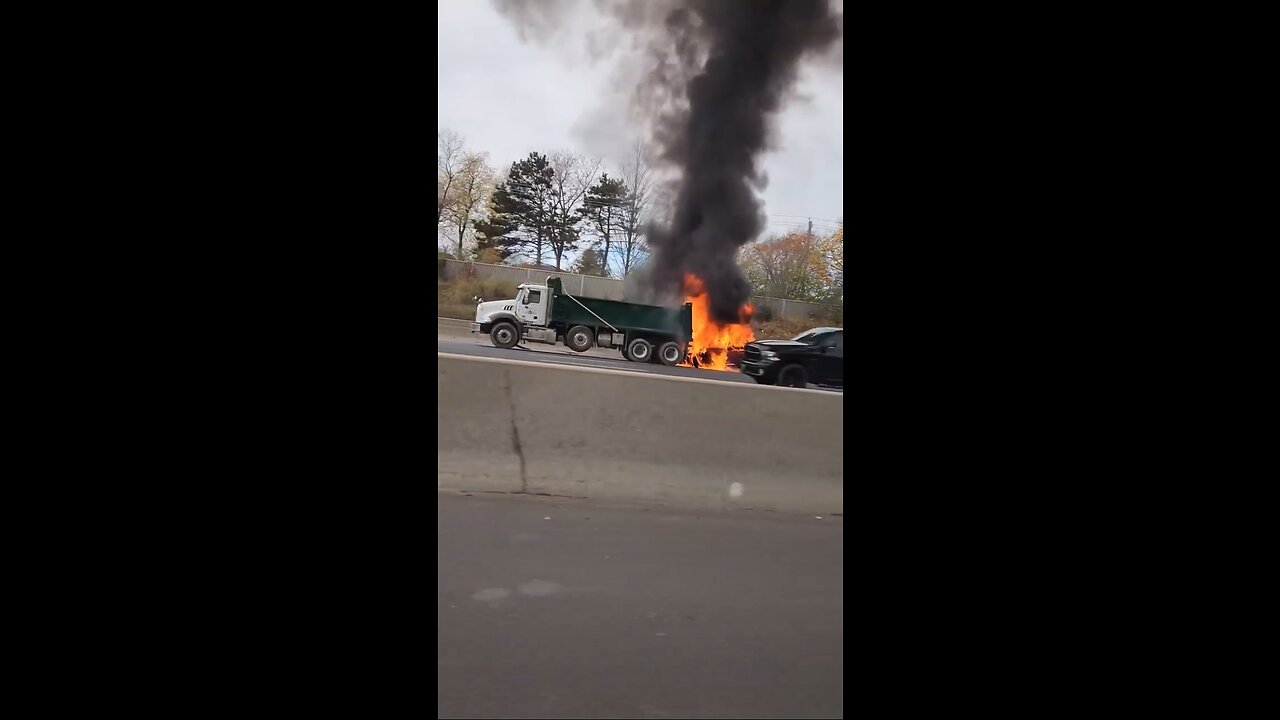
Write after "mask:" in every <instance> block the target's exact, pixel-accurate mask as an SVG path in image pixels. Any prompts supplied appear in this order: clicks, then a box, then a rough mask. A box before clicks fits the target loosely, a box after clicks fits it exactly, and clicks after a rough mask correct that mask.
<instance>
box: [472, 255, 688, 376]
mask: <svg viewBox="0 0 1280 720" xmlns="http://www.w3.org/2000/svg"><path fill="white" fill-rule="evenodd" d="M518 287H519V290H518V292H517V293H516V297H515V299H514V300H492V301H489V302H485V301H484V299H483V298H479V299H478V300H479V302H478V303H477V305H476V320H475V322H473V323H471V332H473V333H486V334H487V335H488V336H489V339H490V341H492V342H493V344H494V346H495V347H500V348H511V347H514V346H515V345H516V344H517V343H520V342H523V341H528V342H539V343H548V344H551V345H554V344H555V343H556V342H557V341H558V340H559V341H563V342H564V344H565V346H566V347H568V348H569V349H570V350H574V351H576V352H586V351H587V350H589V349H590V348H591V347H592V346H593V345H594V346H596V347H601V348H617V349H618V350H619V351H620V352H621V353H622V355H623V357H625V358H627V359H628V360H631V361H632V362H661V363H662V364H663V365H675V364H676V363H678V362H680V361H682V360H684V356H685V348H687V347H688V345H689V340H690V338H692V337H693V305H691V304H689V303H685V304H684V305H682V306H680V307H678V308H670V307H662V306H660V305H642V304H640V303H631V302H623V301H620V300H603V299H601V298H589V297H580V296H574V295H570V294H569V293H567V292H565V289H564V285H563V284H562V283H561V282H560V278H557V277H548V278H547V283H546V284H545V285H534V284H528V283H523V284H521V285H519V286H518Z"/></svg>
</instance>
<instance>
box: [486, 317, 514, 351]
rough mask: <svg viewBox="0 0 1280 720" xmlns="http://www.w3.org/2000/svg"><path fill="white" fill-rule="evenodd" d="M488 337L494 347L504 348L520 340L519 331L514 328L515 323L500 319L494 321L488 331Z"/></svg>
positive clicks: (510, 346) (512, 345) (511, 346)
mask: <svg viewBox="0 0 1280 720" xmlns="http://www.w3.org/2000/svg"><path fill="white" fill-rule="evenodd" d="M489 339H490V340H491V341H493V346H494V347H500V348H502V349H503V350H506V349H508V348H513V347H515V346H516V343H518V342H520V332H519V331H518V330H516V326H515V325H513V324H511V323H510V322H507V321H506V320H502V321H500V322H497V323H495V324H494V326H493V329H492V330H490V331H489Z"/></svg>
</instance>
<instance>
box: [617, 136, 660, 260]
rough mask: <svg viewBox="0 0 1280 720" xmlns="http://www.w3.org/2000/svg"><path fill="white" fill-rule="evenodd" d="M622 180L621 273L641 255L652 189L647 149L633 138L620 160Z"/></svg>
mask: <svg viewBox="0 0 1280 720" xmlns="http://www.w3.org/2000/svg"><path fill="white" fill-rule="evenodd" d="M622 181H623V182H624V183H626V185H627V200H626V203H625V204H624V205H623V207H622V227H621V233H620V237H619V241H618V244H617V245H616V246H615V247H616V249H617V255H618V259H619V260H620V261H621V263H622V275H623V277H625V276H626V275H627V273H629V272H631V270H632V269H634V268H635V267H637V266H638V265H639V263H640V261H641V260H642V256H643V255H647V252H646V250H645V247H644V240H643V239H642V238H643V230H644V228H643V223H644V221H645V215H646V213H647V212H648V210H649V201H650V196H651V193H652V192H653V169H652V168H651V167H650V165H649V148H648V146H647V145H645V143H644V141H643V140H637V141H636V143H635V145H634V146H633V147H632V149H631V153H630V155H629V156H628V157H627V159H626V161H625V162H623V163H622Z"/></svg>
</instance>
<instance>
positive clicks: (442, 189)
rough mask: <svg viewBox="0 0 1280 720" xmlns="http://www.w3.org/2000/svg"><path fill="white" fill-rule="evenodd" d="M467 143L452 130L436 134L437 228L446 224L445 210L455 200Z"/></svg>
mask: <svg viewBox="0 0 1280 720" xmlns="http://www.w3.org/2000/svg"><path fill="white" fill-rule="evenodd" d="M465 147H466V141H465V140H463V139H462V136H461V135H459V134H458V133H456V132H454V131H452V130H441V131H439V132H437V133H436V227H437V228H438V227H439V226H440V223H442V222H444V211H445V208H447V207H449V206H450V205H452V204H453V202H454V199H455V193H454V183H455V182H457V177H458V172H459V171H460V170H461V169H462V162H463V160H464V148H465Z"/></svg>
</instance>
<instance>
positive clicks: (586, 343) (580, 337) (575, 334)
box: [564, 325, 591, 352]
mask: <svg viewBox="0 0 1280 720" xmlns="http://www.w3.org/2000/svg"><path fill="white" fill-rule="evenodd" d="M564 344H565V345H567V346H568V347H569V349H570V350H573V351H574V352H586V351H588V350H590V349H591V331H590V330H589V329H587V326H586V325H574V326H573V327H571V328H569V332H567V333H565V336H564Z"/></svg>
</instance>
